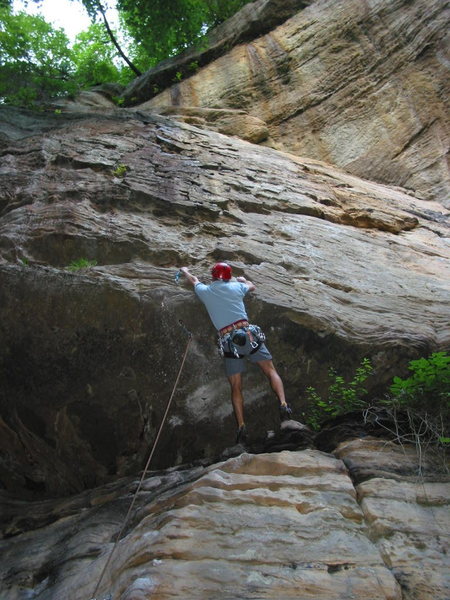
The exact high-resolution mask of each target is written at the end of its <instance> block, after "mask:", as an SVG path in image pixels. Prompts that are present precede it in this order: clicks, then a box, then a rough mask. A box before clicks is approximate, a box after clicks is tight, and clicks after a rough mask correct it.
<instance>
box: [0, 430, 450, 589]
mask: <svg viewBox="0 0 450 600" xmlns="http://www.w3.org/2000/svg"><path fill="white" fill-rule="evenodd" d="M425 462H427V461H425ZM422 467H423V468H425V472H426V477H425V479H423V478H419V477H417V468H418V463H417V455H416V453H415V449H413V448H401V447H400V446H398V445H396V444H392V443H389V442H387V441H386V440H379V439H374V438H365V439H353V440H347V441H346V442H344V443H342V444H340V445H339V446H338V447H337V448H336V450H335V453H334V456H333V455H332V454H326V453H323V452H319V451H318V450H311V449H308V450H303V451H299V452H281V453H276V454H260V455H249V454H242V455H241V456H239V457H236V458H232V459H229V460H227V461H225V462H221V463H219V464H215V465H212V466H209V467H200V466H199V467H196V468H194V469H189V470H172V471H171V472H166V473H159V474H154V475H153V476H152V477H149V478H147V479H146V480H145V481H144V485H143V487H142V490H141V492H140V493H139V495H138V499H137V504H136V505H135V510H134V511H133V513H132V518H131V520H130V521H129V526H128V527H127V528H126V532H125V534H124V535H123V537H122V538H121V539H120V541H119V542H118V544H117V546H116V547H115V548H114V552H113V554H112V555H110V553H111V551H112V550H113V540H115V539H116V536H117V533H118V531H119V530H120V528H121V526H122V524H123V519H124V517H125V513H126V512H127V509H128V507H129V504H130V502H131V498H132V493H133V492H134V490H135V489H136V482H125V481H118V482H116V483H115V484H111V485H109V486H106V487H103V488H99V489H97V490H92V491H90V492H85V493H83V494H81V495H78V496H75V497H73V498H68V499H66V500H60V501H55V500H48V501H46V502H35V503H30V504H27V503H23V502H18V501H10V502H9V504H8V505H7V507H6V510H5V512H4V517H3V527H2V532H3V534H4V535H6V536H7V538H6V539H4V540H3V541H1V542H0V549H1V552H2V562H1V566H0V573H1V578H2V581H3V583H4V585H3V591H2V600H16V599H17V598H29V599H31V598H36V599H39V600H54V599H56V598H70V599H71V600H85V599H86V598H91V597H92V594H93V591H94V590H95V589H96V587H97V584H98V583H99V581H101V584H100V587H99V593H98V595H97V598H105V597H107V595H108V594H111V597H112V598H114V600H148V599H149V598H152V599H155V598H156V599H158V600H169V599H170V600H174V599H179V600H186V599H187V598H189V599H194V598H195V600H206V599H210V598H221V599H230V600H231V599H235V598H254V599H257V598H258V599H259V598H267V599H269V600H270V599H272V600H281V599H282V600H287V599H289V598H292V599H294V598H295V599H302V600H307V599H310V598H311V599H314V600H350V599H352V598H354V599H355V600H364V599H365V598H367V599H368V600H446V599H447V598H448V597H449V594H450V580H449V578H448V573H449V569H448V567H449V561H448V554H447V551H448V541H449V538H448V525H449V518H448V515H449V511H448V502H449V492H450V488H449V484H448V483H445V480H443V479H442V476H439V475H438V474H437V473H436V472H435V471H434V469H433V466H432V464H422ZM12 515H13V516H12ZM44 525H45V527H43V526H44ZM24 529H25V531H24ZM109 556H111V560H110V562H109V566H108V567H107V569H106V571H105V573H104V576H103V577H102V578H101V571H102V570H103V567H104V565H105V562H106V561H107V560H108V557H109ZM100 578H101V579H100Z"/></svg>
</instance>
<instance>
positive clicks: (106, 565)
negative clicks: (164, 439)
mask: <svg viewBox="0 0 450 600" xmlns="http://www.w3.org/2000/svg"><path fill="white" fill-rule="evenodd" d="M178 323H179V325H180V326H181V328H182V329H183V331H184V332H185V333H186V335H187V337H188V341H187V344H186V349H185V351H184V355H183V359H182V361H181V366H180V368H179V370H178V375H177V378H176V380H175V384H174V386H173V389H172V393H171V394H170V398H169V400H168V402H167V406H166V410H165V411H164V415H163V418H162V420H161V424H160V426H159V429H158V433H157V434H156V438H155V441H154V442H153V446H152V449H151V451H150V454H149V457H148V459H147V462H146V464H145V467H144V471H143V472H142V476H141V479H140V480H139V484H138V486H137V488H136V491H135V492H134V495H133V499H132V501H131V504H130V507H129V508H128V512H127V514H126V516H125V519H124V521H123V523H122V527H121V528H120V531H119V533H118V534H117V536H116V539H115V542H114V545H113V547H112V549H111V552H110V553H109V556H108V560H107V561H106V563H105V566H104V567H103V570H102V572H101V574H100V578H99V580H98V582H97V585H96V587H95V590H94V594H93V596H92V598H91V599H90V600H100V599H97V598H96V596H97V593H98V590H99V588H100V584H101V582H102V580H103V577H104V576H105V573H106V570H107V568H108V566H109V563H110V562H111V559H112V556H113V554H114V552H115V550H116V548H117V545H118V543H119V540H120V538H121V537H122V533H123V532H124V529H125V527H126V525H127V523H128V520H129V518H130V515H131V511H132V510H133V507H134V505H135V503H136V499H137V496H138V494H139V492H140V491H141V487H142V484H143V483H144V479H145V476H146V475H147V471H148V469H149V466H150V463H151V461H152V458H153V455H154V453H155V449H156V446H157V444H158V442H159V438H160V436H161V432H162V429H163V427H164V424H165V422H166V419H167V415H168V414H169V410H170V405H171V404H172V399H173V397H174V395H175V390H176V389H177V386H178V382H179V380H180V377H181V372H182V371H183V367H184V363H185V362H186V357H187V353H188V350H189V346H190V345H191V342H192V333H191V332H190V331H189V330H188V329H187V328H186V326H185V325H184V323H183V321H181V320H179V321H178ZM103 600H112V595H111V594H108V596H106V598H104V599H103Z"/></svg>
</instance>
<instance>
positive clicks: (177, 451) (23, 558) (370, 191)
mask: <svg viewBox="0 0 450 600" xmlns="http://www.w3.org/2000/svg"><path fill="white" fill-rule="evenodd" d="M282 5H283V6H282ZM448 14H449V2H446V1H442V0H440V1H438V0H427V1H426V2H425V0H423V1H422V0H415V1H410V0H409V1H406V0H384V1H381V0H373V1H370V2H361V1H359V0H358V1H356V0H352V1H351V0H343V1H342V2H331V1H330V0H317V1H316V2H312V1H311V2H305V1H295V0H289V2H285V3H284V4H283V3H282V2H281V3H280V0H259V1H258V2H255V3H252V4H249V5H247V6H246V7H245V9H244V10H243V11H242V12H241V13H240V14H238V15H236V16H235V17H234V18H233V19H231V20H230V21H229V22H227V23H225V24H223V25H222V26H221V27H220V28H218V29H217V30H216V32H215V33H213V34H212V35H211V37H210V49H209V51H208V50H206V49H205V50H198V51H197V50H195V49H194V50H192V49H191V50H189V51H187V52H186V53H185V54H184V55H182V56H181V57H177V58H175V59H171V60H169V61H166V62H165V63H163V64H162V65H160V66H159V67H157V69H156V70H152V71H150V72H149V73H147V74H145V75H144V76H143V77H142V78H140V79H139V80H137V81H136V82H134V83H133V84H132V85H131V86H130V87H129V88H128V89H127V90H125V92H124V99H125V100H126V102H127V103H128V105H129V107H128V108H121V109H119V108H117V107H115V106H114V105H113V104H112V103H111V102H110V100H109V99H108V98H107V94H106V92H105V90H104V91H103V92H102V91H101V90H97V91H89V92H86V93H84V94H82V95H81V96H80V97H79V98H76V99H72V100H70V101H69V100H58V101H57V102H56V101H55V107H58V108H59V110H58V111H57V112H55V111H54V110H48V111H42V112H39V113H34V112H31V111H26V110H19V109H14V108H11V107H7V106H0V177H1V186H0V380H1V384H0V385H1V389H0V408H1V413H0V414H1V417H0V488H1V491H0V495H1V499H2V516H1V519H2V520H1V523H2V535H3V538H4V539H3V541H2V542H0V551H1V555H2V561H1V566H0V570H1V580H2V592H1V597H2V600H3V599H4V598H5V600H31V599H33V600H53V599H56V598H58V599H59V598H70V600H84V599H86V600H90V599H91V597H92V594H93V592H94V588H95V584H96V581H97V580H98V578H99V577H100V573H101V570H102V568H103V566H104V565H105V562H106V560H107V556H108V552H109V551H110V550H111V549H112V545H113V543H114V540H115V538H116V536H117V533H118V531H119V530H120V526H121V523H122V522H123V519H124V517H125V514H126V512H127V509H128V507H129V505H130V502H131V499H132V494H133V493H134V491H135V490H136V485H137V482H136V481H134V478H135V477H136V474H137V473H139V470H140V469H142V467H143V465H144V464H145V461H146V458H147V456H148V454H149V449H150V447H151V445H152V443H153V441H154V440H155V436H156V432H157V430H158V427H159V424H160V422H161V419H162V416H163V414H164V410H165V407H166V403H167V401H168V399H169V397H170V395H171V392H172V389H173V385H174V383H175V380H176V378H177V374H178V370H179V368H180V365H181V360H182V357H183V354H184V351H185V348H186V345H187V343H188V336H187V332H186V328H187V330H189V331H190V332H191V333H192V343H191V345H190V347H189V351H188V353H187V359H186V364H185V367H184V370H183V372H182V374H181V378H180V380H179V384H178V387H177V390H176V393H175V395H174V401H173V406H172V408H171V411H170V413H169V418H168V421H167V423H166V426H165V428H164V430H163V432H162V436H161V439H160V441H159V445H158V449H157V451H156V454H155V456H154V460H153V463H152V465H151V469H152V470H154V472H153V473H152V474H151V476H149V477H148V478H146V479H145V482H144V487H143V489H142V491H141V492H140V493H139V494H138V497H137V500H136V507H135V510H134V511H133V512H132V515H131V519H130V522H129V523H128V525H127V527H126V530H125V531H124V532H123V536H122V538H121V540H120V542H119V548H118V550H119V551H116V552H115V554H114V557H113V559H112V561H111V565H110V567H109V568H108V570H107V572H106V574H105V578H104V581H103V583H102V586H101V588H100V592H101V595H99V596H98V597H97V600H100V599H101V600H103V598H104V597H106V596H107V594H109V593H111V594H112V598H113V599H114V600H144V599H148V598H157V599H158V600H166V599H167V600H169V599H172V598H177V599H180V600H181V599H183V600H191V599H192V600H197V599H201V600H203V599H205V600H206V599H208V600H209V599H212V598H224V599H227V600H228V599H229V600H231V599H233V600H235V599H238V598H252V599H255V600H256V599H258V600H260V599H262V598H267V599H273V600H275V599H276V600H284V599H286V600H287V599H289V598H298V599H305V600H306V599H309V598H316V599H323V600H334V599H336V600H337V599H340V600H344V599H345V600H348V599H350V598H354V599H355V600H359V599H362V598H367V599H370V600H378V599H389V600H391V599H392V600H448V598H449V597H450V584H449V581H448V579H447V575H446V574H447V573H448V572H449V569H448V564H446V561H447V558H446V557H447V554H446V552H447V546H446V544H447V543H448V506H447V502H448V500H447V499H448V497H449V493H448V489H447V488H446V486H447V485H448V484H447V483H446V482H447V480H448V478H447V477H446V476H445V475H443V474H442V468H439V469H438V467H437V465H436V464H434V463H431V462H430V464H425V463H426V460H425V462H424V461H422V464H421V472H422V473H425V475H424V476H423V477H422V478H419V477H418V476H417V470H418V465H417V464H416V463H417V459H416V454H415V449H413V448H408V447H406V448H401V447H398V446H396V445H395V444H393V443H392V441H387V440H383V439H379V438H380V436H381V435H382V433H381V431H380V430H375V429H374V428H369V427H365V426H362V425H358V424H357V425H355V427H354V428H353V425H351V426H350V425H347V426H345V427H342V428H341V429H339V431H338V432H337V430H336V429H335V430H333V431H331V430H329V432H328V433H327V432H321V433H320V434H319V436H317V437H316V438H314V435H313V434H312V433H311V432H310V431H308V430H305V429H297V430H289V429H285V430H283V431H281V432H280V431H279V426H278V414H277V407H276V403H275V400H274V397H273V396H272V395H271V393H270V391H269V390H268V387H267V383H266V381H265V380H263V378H262V376H261V374H260V373H259V372H258V371H257V369H255V368H252V367H249V369H248V372H247V374H246V376H245V406H246V420H247V424H248V429H249V435H250V449H249V452H250V453H248V454H247V453H244V454H242V455H240V456H234V455H235V454H236V452H238V450H239V449H236V448H233V449H231V450H226V449H227V448H228V449H229V447H230V446H232V445H233V443H234V439H235V422H234V417H233V414H232V410H231V405H230V402H229V391H228V383H227V381H226V379H225V377H224V375H223V373H222V365H221V360H220V358H219V356H218V354H217V352H216V335H215V332H214V329H213V327H212V325H211V324H210V322H209V319H208V317H207V315H206V312H205V310H204V308H203V307H202V305H201V304H200V303H199V301H198V300H197V299H196V297H195V296H194V294H193V293H192V290H191V289H190V288H189V287H188V286H187V285H186V284H185V283H184V282H183V281H180V282H178V283H177V282H176V280H175V275H176V273H177V270H178V268H179V267H180V266H183V265H189V266H190V268H191V270H192V272H193V273H194V274H196V275H197V276H198V277H199V278H200V279H202V280H204V281H207V280H208V279H209V270H210V267H211V264H212V263H213V262H216V261H218V260H226V261H228V262H229V263H230V264H231V265H232V266H233V269H234V273H235V274H236V275H245V276H246V277H247V278H248V279H250V280H252V281H253V282H254V283H255V284H256V288H257V289H256V291H255V292H254V293H253V294H251V297H250V298H249V299H248V302H247V308H248V310H249V313H250V316H251V320H252V321H253V322H255V323H258V324H259V325H260V326H261V327H262V328H263V330H264V331H265V333H266V335H267V340H268V342H267V343H268V346H269V348H270V350H271V351H272V353H273V355H274V359H275V363H276V366H277V368H278V370H279V372H280V374H281V376H282V378H283V380H284V382H285V387H286V391H287V396H288V400H289V402H290V403H291V404H292V406H293V409H294V415H295V416H296V417H297V418H300V419H301V412H302V410H303V409H304V407H305V389H306V387H307V386H309V385H313V386H315V387H316V388H317V389H318V391H319V392H322V391H324V390H325V387H326V385H327V382H328V377H327V373H328V369H329V368H330V367H331V366H333V367H335V368H336V369H337V371H339V372H340V373H341V374H342V375H343V376H344V377H351V376H352V375H353V373H354V371H355V369H356V368H357V367H358V366H359V364H360V362H361V359H362V358H364V357H368V358H370V360H371V362H372V364H373V366H374V374H373V376H372V377H371V378H370V380H368V382H367V387H368V389H369V391H370V393H371V394H372V395H376V394H378V393H382V392H383V390H384V389H385V387H386V385H387V384H389V383H390V382H391V380H392V377H393V376H394V375H403V374H405V373H406V372H407V371H406V366H407V363H408V361H409V360H411V359H412V358H417V357H419V356H426V355H428V354H429V353H430V352H433V351H438V350H448V349H449V348H450V302H449V300H450V266H449V260H448V258H449V240H450V227H449V210H448V207H449V205H448V198H449V193H448V192H449V189H450V186H449V176H448V167H447V164H446V162H445V157H446V153H447V151H448V106H447V104H446V102H447V98H448V94H447V92H448V81H449V80H450V79H449V78H448V66H449V64H450V58H449V57H448V56H447V55H446V52H447V47H446V45H445V35H446V34H447V32H448V21H449V18H448ZM193 62H197V66H196V67H195V69H194V68H193V67H192V68H191V69H190V70H189V69H188V68H187V66H186V65H188V66H189V65H191V66H192V63H193ZM178 72H181V73H182V76H183V78H184V79H182V81H181V82H178V83H176V84H175V85H172V83H173V82H172V79H173V77H174V75H173V73H175V74H176V73H178ZM155 85H157V86H159V88H158V89H155ZM163 86H166V87H167V89H164V90H163V89H162V87H163ZM344 169H345V170H344ZM399 186H404V187H399ZM81 261H84V263H83V262H81ZM86 261H90V263H86ZM83 264H84V265H85V266H83ZM71 265H72V266H71ZM89 265H90V266H89ZM69 267H70V268H69ZM344 431H345V435H343V434H341V433H342V432H344ZM267 432H271V433H269V434H267ZM339 432H341V433H339ZM371 436H377V438H378V439H375V438H374V437H371ZM324 450H326V452H324ZM186 465H190V466H186ZM157 470H158V472H156V471H157ZM445 490H447V491H445Z"/></svg>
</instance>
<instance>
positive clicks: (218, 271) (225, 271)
mask: <svg viewBox="0 0 450 600" xmlns="http://www.w3.org/2000/svg"><path fill="white" fill-rule="evenodd" d="M211 275H212V276H213V277H214V279H223V280H224V281H229V280H230V279H231V267H230V265H227V263H223V262H220V263H216V264H215V265H214V266H213V268H212V269H211Z"/></svg>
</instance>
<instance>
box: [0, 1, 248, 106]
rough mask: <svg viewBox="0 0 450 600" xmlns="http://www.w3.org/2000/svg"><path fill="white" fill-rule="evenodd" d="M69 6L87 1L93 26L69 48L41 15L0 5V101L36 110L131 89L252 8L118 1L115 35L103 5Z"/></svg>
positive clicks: (235, 3)
mask: <svg viewBox="0 0 450 600" xmlns="http://www.w3.org/2000/svg"><path fill="white" fill-rule="evenodd" d="M31 1H33V2H35V3H37V4H39V2H40V0H29V2H31ZM72 1H73V2H82V4H83V5H84V6H85V8H86V9H87V11H88V14H89V15H90V17H91V19H92V25H91V26H90V27H89V29H88V30H87V31H84V32H82V33H81V34H79V35H78V36H77V38H76V40H75V43H74V44H73V45H72V46H71V44H70V41H69V39H68V37H67V36H66V34H65V33H64V31H63V30H61V29H58V28H54V27H53V26H52V25H51V24H49V23H47V22H46V21H45V19H44V18H43V17H41V16H32V15H28V14H26V13H24V12H20V13H18V14H14V13H13V12H12V8H11V6H12V0H0V103H10V104H16V105H19V106H34V105H36V104H39V103H42V102H44V101H45V100H47V99H49V98H52V97H55V96H60V95H65V94H73V93H75V92H77V91H79V90H81V89H85V88H87V87H90V86H92V85H95V84H99V83H113V82H120V83H123V84H126V83H128V82H129V81H130V80H131V79H133V77H135V76H136V75H138V74H139V73H140V72H141V71H144V70H146V69H148V68H150V67H152V66H154V65H156V64H158V63H159V62H161V61H162V60H164V59H165V58H168V57H170V56H174V55H176V54H178V53H180V52H181V51H183V50H184V49H186V48H187V47H189V46H192V45H193V44H195V43H198V42H199V41H200V40H201V39H202V37H203V36H204V34H205V33H206V32H207V31H208V30H210V29H211V28H213V27H215V26H216V25H218V24H219V23H221V22H222V21H224V20H226V19H227V18H229V17H230V16H231V15H232V14H234V13H235V12H236V11H237V10H239V9H240V8H241V7H242V6H243V5H244V4H246V3H247V2H249V0H226V1H224V0H116V8H117V10H118V13H119V17H120V22H121V29H122V31H121V32H115V31H114V30H113V29H112V28H111V27H110V25H109V23H108V19H107V16H106V8H107V5H106V4H105V0H72ZM120 34H121V35H120ZM119 38H120V39H122V40H123V39H127V40H128V42H126V43H124V42H123V41H118V39H119ZM124 46H125V47H124Z"/></svg>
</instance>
